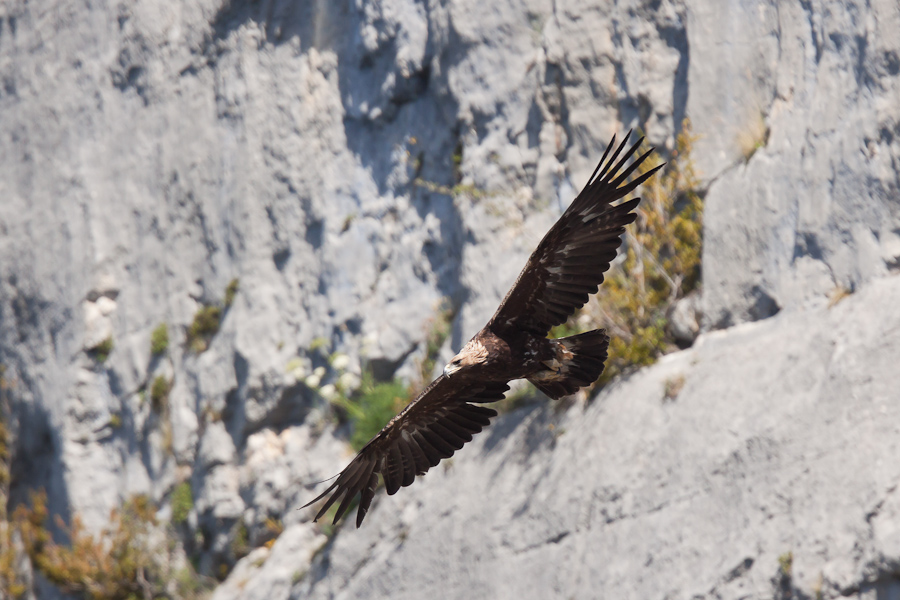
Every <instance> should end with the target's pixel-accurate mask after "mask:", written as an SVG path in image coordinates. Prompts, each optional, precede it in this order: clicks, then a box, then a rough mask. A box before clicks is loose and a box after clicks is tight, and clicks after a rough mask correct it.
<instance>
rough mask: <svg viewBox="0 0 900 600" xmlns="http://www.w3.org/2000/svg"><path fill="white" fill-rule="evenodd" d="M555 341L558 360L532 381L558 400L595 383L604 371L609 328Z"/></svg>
mask: <svg viewBox="0 0 900 600" xmlns="http://www.w3.org/2000/svg"><path fill="white" fill-rule="evenodd" d="M551 342H552V343H553V344H554V346H555V347H556V360H554V361H551V362H550V363H549V364H547V366H548V368H547V370H545V371H540V372H538V373H536V374H534V375H532V376H531V377H529V378H528V381H530V382H531V383H533V384H534V385H535V387H537V388H538V389H539V390H541V391H542V392H544V393H545V394H547V395H548V396H550V397H551V398H553V399H554V400H556V399H557V398H562V397H563V396H568V395H569V394H574V393H575V392H576V391H578V390H579V389H580V388H583V387H586V386H589V385H591V384H592V383H594V382H595V381H597V378H598V377H600V374H601V373H603V364H604V362H605V361H606V356H607V349H608V347H609V336H607V335H606V331H605V330H603V329H595V330H594V331H588V332H586V333H579V334H578V335H573V336H569V337H564V338H559V339H557V340H551ZM545 364H546V363H545Z"/></svg>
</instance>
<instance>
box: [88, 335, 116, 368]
mask: <svg viewBox="0 0 900 600" xmlns="http://www.w3.org/2000/svg"><path fill="white" fill-rule="evenodd" d="M114 347H115V342H113V339H112V336H109V337H107V338H106V339H105V340H103V341H102V342H100V343H99V344H97V345H96V346H94V347H93V348H91V349H90V350H89V352H90V353H91V354H92V355H93V356H94V359H95V360H96V361H97V362H100V363H104V362H106V359H107V358H109V355H110V354H111V353H112V351H113V348H114Z"/></svg>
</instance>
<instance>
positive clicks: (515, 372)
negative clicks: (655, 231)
mask: <svg viewBox="0 0 900 600" xmlns="http://www.w3.org/2000/svg"><path fill="white" fill-rule="evenodd" d="M627 140H628V136H626V137H625V141H623V142H622V144H620V145H619V146H618V147H617V148H616V149H615V151H614V152H613V154H612V156H609V153H610V151H611V150H612V148H613V146H614V144H615V137H613V139H612V140H611V141H610V143H609V146H607V148H606V151H605V152H604V153H603V157H602V158H601V159H600V163H599V164H598V165H597V168H596V169H595V170H594V173H593V175H591V177H590V179H589V180H588V183H587V185H586V186H585V187H584V189H583V190H582V191H581V193H580V194H579V195H578V197H577V198H575V201H574V202H572V204H571V205H570V206H569V208H568V209H566V211H565V212H564V213H563V214H562V216H561V217H560V218H559V220H558V221H557V222H556V224H555V225H553V227H551V228H550V231H548V232H547V235H545V236H544V239H542V240H541V242H540V244H538V247H537V248H536V249H535V251H534V252H533V253H532V254H531V257H530V258H529V259H528V263H527V264H526V265H525V268H524V269H522V272H521V273H520V274H519V278H518V279H517V280H516V282H515V284H513V286H512V289H510V290H509V293H507V294H506V298H504V299H503V302H501V303H500V307H499V308H498V309H497V312H496V313H495V314H494V316H493V317H492V318H491V320H490V321H489V322H488V324H487V325H486V326H485V327H484V329H482V330H481V331H479V332H478V333H477V334H476V335H475V337H473V338H472V339H471V340H470V341H469V343H468V344H466V345H465V347H463V349H462V350H461V351H460V353H459V354H457V355H456V356H455V357H453V359H452V360H451V361H450V363H448V364H447V366H446V367H444V373H443V374H442V375H441V376H440V377H438V378H437V379H435V380H434V381H433V382H432V383H431V384H430V385H429V386H428V387H427V388H425V390H423V391H422V393H421V394H419V396H418V397H417V398H416V399H415V400H413V401H412V402H410V403H409V405H407V407H406V408H404V409H403V410H402V411H401V412H400V414H398V415H397V416H396V417H394V418H393V419H391V422H390V423H388V424H387V425H386V426H385V427H384V429H382V430H381V431H380V432H379V433H378V435H376V436H375V437H374V438H372V440H371V441H369V443H368V444H366V445H365V447H364V448H363V449H362V450H360V451H359V454H357V455H356V458H354V459H353V460H352V461H351V462H350V464H349V465H347V467H346V468H345V469H344V470H343V471H341V473H340V474H339V475H338V476H337V479H336V480H335V481H334V483H332V484H331V485H330V486H329V487H328V489H326V490H325V491H324V492H322V493H321V494H320V495H319V496H317V497H316V498H314V499H313V500H312V501H311V502H309V503H308V504H306V505H305V506H309V505H310V504H313V503H315V502H317V501H319V500H321V499H322V498H324V497H325V496H327V495H329V494H331V496H330V497H329V498H328V500H327V501H326V502H325V504H324V505H323V506H322V508H321V509H319V512H318V513H317V514H316V517H315V520H318V519H319V518H321V517H322V515H324V514H325V513H326V512H327V511H328V509H329V508H330V507H331V506H332V505H333V504H334V503H335V502H337V501H338V500H340V504H339V505H338V509H337V512H336V513H335V516H334V522H335V523H337V521H338V519H340V518H341V517H342V516H343V514H344V513H345V512H346V511H347V509H348V508H349V507H350V504H351V502H352V501H353V498H355V497H356V496H357V495H359V497H360V499H359V508H358V510H357V513H356V526H357V527H359V526H360V524H361V523H362V521H363V518H364V517H365V516H366V513H367V512H368V510H369V506H370V505H371V503H372V498H373V497H374V495H375V488H376V487H377V485H378V474H379V473H380V474H381V476H382V478H383V479H384V484H385V487H386V488H387V493H388V494H389V495H393V494H395V493H396V492H397V490H399V489H400V488H401V487H406V486H408V485H410V484H412V482H413V481H415V479H416V476H417V475H424V474H425V472H426V471H428V469H430V468H431V467H433V466H435V465H437V464H438V462H440V460H441V459H443V458H449V457H450V456H452V455H453V453H454V452H455V451H457V450H459V449H460V448H462V447H463V444H465V443H466V442H469V441H471V440H472V436H473V435H475V434H476V433H478V432H479V431H481V430H482V429H483V428H484V427H487V426H488V425H490V419H491V417H493V416H496V414H497V413H496V411H494V410H493V409H490V408H486V407H483V406H478V405H477V404H478V403H485V402H496V401H498V400H502V399H503V395H504V393H506V391H507V390H508V389H509V386H508V385H507V384H508V382H509V381H511V380H513V379H528V380H529V381H531V382H532V383H533V384H534V385H535V386H537V387H538V389H540V390H541V391H543V392H544V393H545V394H547V395H548V396H550V397H551V398H554V399H556V398H560V397H562V396H565V395H567V394H572V393H574V392H575V391H576V390H578V389H579V388H581V387H584V386H587V385H590V384H592V383H593V382H594V381H596V380H597V378H598V377H599V376H600V373H602V372H603V363H604V361H605V360H606V351H607V346H608V345H609V337H607V335H606V332H604V331H603V330H602V329H599V330H595V331H589V332H587V333H582V334H579V335H574V336H570V337H566V338H560V339H556V340H553V339H547V334H548V333H549V332H550V329H551V328H552V327H554V326H556V325H559V324H561V323H565V321H566V319H568V318H569V317H570V316H571V315H572V313H574V312H575V311H576V310H577V309H579V308H581V307H582V306H584V304H585V303H587V301H588V297H589V296H590V295H591V294H595V293H597V290H598V287H599V285H600V283H602V282H603V273H604V272H606V270H607V269H609V264H610V262H611V261H612V260H613V259H614V258H615V257H616V251H617V250H618V247H619V244H620V243H621V236H622V234H623V233H624V232H625V225H627V224H629V223H631V222H633V221H634V219H635V218H636V214H635V213H634V212H632V211H633V210H634V208H635V207H636V206H637V205H638V202H640V198H634V199H632V200H629V201H627V202H623V203H621V204H618V205H615V206H613V204H612V203H613V202H615V201H616V200H620V199H621V198H623V197H625V196H626V195H627V194H629V193H631V192H632V191H633V190H634V189H635V188H637V186H639V185H640V184H642V183H643V182H644V181H646V180H647V179H648V178H650V176H651V175H653V174H654V173H655V172H656V171H657V170H659V169H660V168H662V166H663V165H659V166H657V167H655V168H654V169H652V170H650V171H648V172H647V173H644V174H643V175H641V176H640V177H637V178H635V179H634V180H632V181H630V182H627V181H628V177H629V176H630V175H631V174H632V173H633V172H634V171H635V169H637V167H638V166H639V165H640V164H641V163H642V162H643V161H644V160H645V159H646V158H647V156H649V155H650V153H651V152H652V151H653V150H652V149H651V150H650V151H648V152H646V153H644V154H643V155H641V156H639V157H637V158H636V159H635V160H634V161H633V162H632V163H631V164H630V165H628V166H627V168H625V169H624V170H622V167H623V166H625V163H626V162H627V160H628V159H629V158H630V157H632V156H633V155H634V153H635V151H636V150H637V148H638V147H639V146H640V144H641V142H642V141H643V138H641V139H640V140H638V141H637V143H635V144H634V145H633V146H631V148H629V149H628V150H626V151H625V153H624V155H623V156H622V157H621V158H619V155H620V154H622V150H623V149H624V148H625V144H626V142H627ZM607 157H609V160H607ZM617 159H618V162H617ZM626 182H627V183H626ZM473 403H475V404H473ZM305 506H304V508H305Z"/></svg>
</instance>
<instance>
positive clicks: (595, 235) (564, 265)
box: [488, 133, 663, 336]
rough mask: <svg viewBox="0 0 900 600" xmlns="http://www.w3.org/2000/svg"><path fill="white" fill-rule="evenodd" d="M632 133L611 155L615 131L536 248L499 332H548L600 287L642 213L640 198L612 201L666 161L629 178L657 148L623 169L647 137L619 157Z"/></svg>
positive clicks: (500, 314)
mask: <svg viewBox="0 0 900 600" xmlns="http://www.w3.org/2000/svg"><path fill="white" fill-rule="evenodd" d="M630 135H631V134H630V133H629V135H627V136H625V140H623V141H622V144H621V145H619V147H618V148H616V151H615V152H614V153H613V155H612V156H610V157H609V160H608V161H607V160H606V157H607V155H608V154H609V151H610V150H611V149H612V147H613V144H614V143H615V141H616V138H615V136H613V139H612V140H611V141H610V142H609V146H607V147H606V152H604V153H603V158H601V159H600V163H599V164H598V165H597V168H596V169H595V170H594V174H593V175H591V178H590V179H589V180H588V183H587V185H586V186H585V187H584V189H583V190H582V191H581V193H580V194H579V195H578V197H577V198H575V200H574V202H572V204H571V206H569V208H568V209H566V211H565V212H564V213H563V214H562V216H561V217H560V218H559V220H558V221H557V222H556V224H555V225H554V226H553V227H551V228H550V231H548V232H547V235H545V236H544V239H542V240H541V243H540V244H538V247H537V248H536V249H535V251H534V252H533V253H532V254H531V257H530V258H529V259H528V263H527V264H526V265H525V268H524V269H522V272H521V273H520V274H519V278H518V279H517V280H516V283H515V284H513V287H512V289H510V290H509V292H508V293H507V294H506V298H504V299H503V302H501V303H500V307H499V308H498V309H497V312H496V313H495V314H494V316H493V317H492V318H491V321H490V323H488V328H490V329H491V330H493V331H497V332H500V331H504V330H509V329H518V330H525V331H528V332H529V333H532V334H534V335H540V336H544V335H547V333H548V332H549V331H550V328H551V327H554V326H556V325H559V324H561V323H565V322H566V319H568V318H569V316H570V315H571V314H572V313H573V312H575V310H577V309H579V308H581V307H582V306H584V305H585V303H587V301H588V296H589V295H590V294H596V293H597V289H598V288H599V286H600V284H601V283H602V282H603V273H604V272H606V270H607V269H609V263H610V262H611V261H612V260H613V259H614V258H615V257H616V251H617V249H618V247H619V244H620V243H621V235H622V233H624V232H625V225H627V224H629V223H631V222H633V221H634V220H635V218H636V216H637V215H636V213H634V212H632V210H633V209H634V208H635V207H636V206H637V205H638V203H639V202H640V198H635V199H633V200H629V201H628V202H623V203H621V204H619V205H617V206H612V202H615V201H616V200H619V199H620V198H623V197H625V196H626V195H627V194H629V193H631V192H632V191H633V190H634V189H635V188H636V187H637V186H639V185H640V184H642V183H644V182H645V181H646V180H647V179H649V178H650V176H651V175H653V174H654V173H655V172H656V171H657V170H659V169H660V168H662V166H663V165H659V166H658V167H656V168H654V169H652V170H650V171H648V172H646V173H644V174H643V175H641V176H640V177H638V178H636V179H634V180H633V181H631V182H628V183H626V181H627V179H628V177H629V176H630V175H631V174H632V173H633V172H634V170H635V169H637V167H638V166H639V165H640V164H641V163H642V162H644V159H646V158H647V156H649V155H650V153H651V152H653V149H652V148H651V149H650V150H649V151H647V152H646V153H644V154H643V155H641V156H639V157H637V158H636V159H635V160H634V162H632V163H631V164H630V165H629V166H628V167H627V168H626V169H625V170H624V171H622V172H621V174H620V173H619V170H620V169H621V168H622V166H623V165H624V164H625V163H626V162H627V160H628V159H629V158H630V157H632V156H633V155H634V153H635V151H636V150H637V148H638V147H639V146H640V145H641V142H643V141H644V138H641V139H639V140H638V141H637V143H636V144H634V145H633V146H632V147H631V148H629V149H628V150H627V151H626V152H625V155H624V156H623V157H622V158H621V159H620V160H619V161H618V162H615V161H616V159H617V158H618V156H619V154H620V153H621V152H622V149H623V148H624V147H625V143H626V142H627V141H628V137H629V136H630ZM614 163H615V164H614ZM623 184H624V185H623Z"/></svg>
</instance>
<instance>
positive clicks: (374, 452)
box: [303, 375, 509, 527]
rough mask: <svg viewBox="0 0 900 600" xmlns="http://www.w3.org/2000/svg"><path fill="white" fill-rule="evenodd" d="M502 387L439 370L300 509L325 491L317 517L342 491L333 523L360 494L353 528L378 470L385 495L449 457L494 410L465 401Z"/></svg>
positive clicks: (490, 396) (497, 396) (484, 398)
mask: <svg viewBox="0 0 900 600" xmlns="http://www.w3.org/2000/svg"><path fill="white" fill-rule="evenodd" d="M508 389H509V386H508V385H507V384H506V383H504V382H471V383H466V382H460V381H458V380H457V379H453V380H452V381H451V379H450V378H448V377H445V376H443V375H441V376H440V377H438V378H437V379H435V380H434V381H433V382H432V383H431V385H429V386H428V387H427V388H425V390H424V391H423V392H422V393H421V394H419V396H418V397H417V398H416V399H415V400H413V401H412V402H410V403H409V404H408V405H407V406H406V408H404V409H403V410H402V411H401V412H400V414H398V415H397V416H396V417H394V418H393V419H391V422H390V423H388V424H387V425H386V426H385V428H384V429H382V430H381V431H380V432H379V433H378V435H376V436H375V437H374V438H372V439H371V440H370V441H369V443H368V444H366V445H365V447H363V449H362V450H360V451H359V454H357V455H356V458H354V459H353V460H352V461H351V462H350V464H349V465H347V467H346V468H345V469H344V470H343V471H341V473H340V474H339V475H338V478H337V480H336V481H335V482H334V483H332V484H331V486H329V487H328V489H327V490H325V491H324V492H322V493H321V494H320V495H319V496H317V497H316V498H314V499H313V500H312V501H310V502H309V503H308V504H305V505H304V506H303V508H306V507H307V506H309V505H310V504H313V503H315V502H318V501H319V500H321V499H322V498H324V497H325V496H327V495H328V494H331V497H330V498H328V501H327V502H325V504H324V505H323V506H322V508H321V509H319V512H318V513H317V514H316V518H315V519H314V520H316V521H317V520H319V518H321V517H322V515H324V514H325V513H326V512H327V511H328V509H329V508H330V507H331V505H332V504H334V503H335V502H336V501H337V500H339V499H340V498H341V497H342V496H343V499H342V500H341V503H340V505H339V506H338V509H337V512H336V513H335V515H334V521H333V522H334V523H337V521H338V519H340V518H341V516H343V514H344V513H345V512H347V509H348V508H350V503H351V502H352V500H353V498H354V497H355V496H356V495H357V494H360V500H359V509H358V510H357V511H356V526H357V527H359V526H360V524H361V523H362V521H363V518H365V516H366V512H368V510H369V505H370V504H371V503H372V498H373V497H374V496H375V488H376V486H377V485H378V474H379V473H381V475H382V477H383V478H384V484H385V487H387V493H388V494H391V495H392V494H395V493H396V492H397V490H399V489H400V487H401V486H403V487H406V486H408V485H410V484H412V482H413V481H415V479H416V475H424V474H425V472H426V471H428V469H430V468H431V467H433V466H435V465H437V464H438V463H439V462H440V460H441V459H442V458H450V457H451V456H453V453H454V452H455V451H457V450H459V449H460V448H462V447H463V444H465V443H466V442H469V441H471V440H472V436H473V435H474V434H476V433H478V432H479V431H481V430H482V429H483V428H485V427H487V426H488V425H490V423H491V420H490V419H491V417H494V416H496V415H497V411H495V410H492V409H490V408H485V407H483V406H476V405H474V404H470V402H496V401H497V400H502V399H503V394H504V393H506V391H507V390H508Z"/></svg>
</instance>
